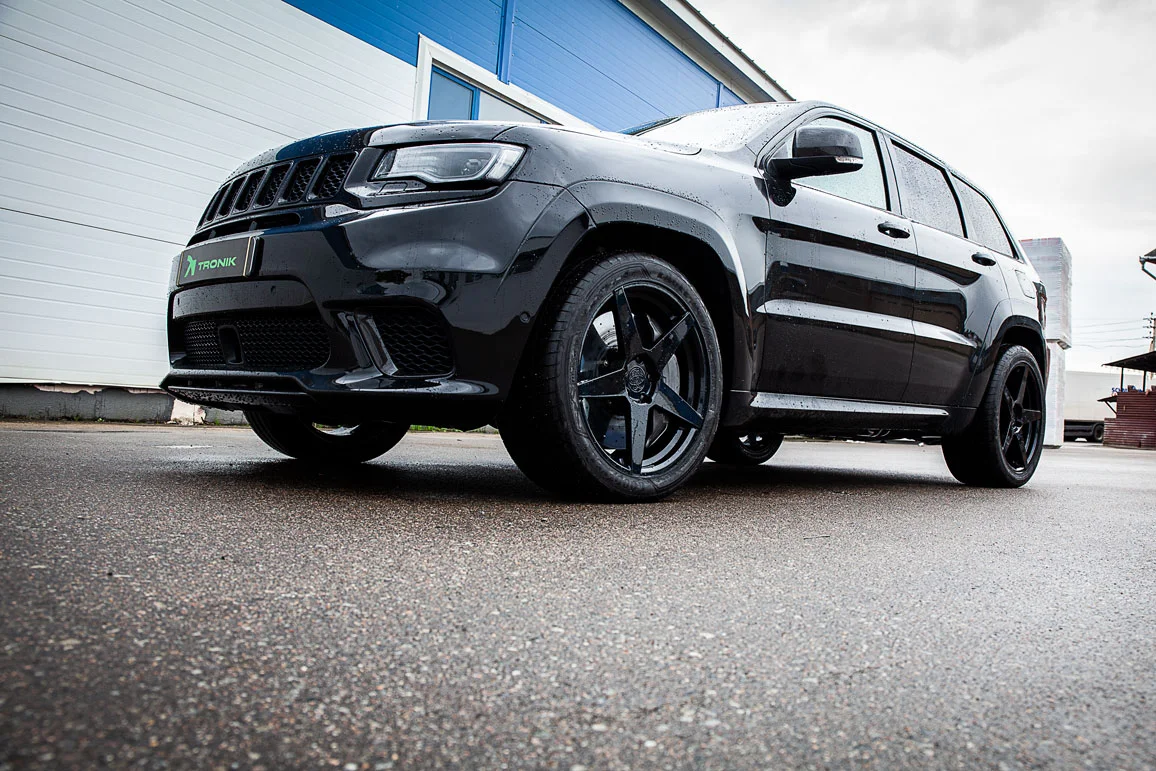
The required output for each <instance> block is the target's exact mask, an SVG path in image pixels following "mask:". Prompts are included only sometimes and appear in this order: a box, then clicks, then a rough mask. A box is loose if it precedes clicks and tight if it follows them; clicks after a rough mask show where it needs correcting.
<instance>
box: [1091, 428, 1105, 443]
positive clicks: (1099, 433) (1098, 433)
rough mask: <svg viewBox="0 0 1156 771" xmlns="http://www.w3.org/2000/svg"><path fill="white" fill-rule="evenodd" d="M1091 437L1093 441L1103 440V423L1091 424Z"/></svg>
mask: <svg viewBox="0 0 1156 771" xmlns="http://www.w3.org/2000/svg"><path fill="white" fill-rule="evenodd" d="M1091 439H1092V441H1093V442H1103V441H1104V424H1103V423H1097V424H1096V425H1094V426H1092V437H1091Z"/></svg>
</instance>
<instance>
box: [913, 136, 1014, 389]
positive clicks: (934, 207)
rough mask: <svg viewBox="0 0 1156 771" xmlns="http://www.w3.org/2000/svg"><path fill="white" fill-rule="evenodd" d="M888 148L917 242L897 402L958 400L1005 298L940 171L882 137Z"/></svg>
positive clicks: (992, 263)
mask: <svg viewBox="0 0 1156 771" xmlns="http://www.w3.org/2000/svg"><path fill="white" fill-rule="evenodd" d="M890 151H891V159H892V162H893V164H894V169H895V178H896V181H897V183H898V189H899V198H900V202H901V203H902V206H903V212H904V214H906V215H907V217H908V218H909V219H910V220H911V222H912V226H913V228H914V235H915V241H916V243H917V244H918V247H919V262H918V263H917V266H916V273H915V290H916V291H915V315H914V329H915V352H914V357H913V359H912V362H911V377H910V380H909V383H908V386H907V391H906V393H905V394H904V401H907V402H912V403H916V404H930V405H941V406H953V405H958V404H960V403H961V400H962V399H963V395H964V393H965V392H966V390H967V387H968V384H969V383H970V382H971V376H972V374H973V372H974V370H975V368H976V366H977V365H978V363H979V362H978V358H979V352H980V350H981V348H982V344H983V340H984V336H985V335H986V334H987V328H988V325H989V324H990V323H991V318H992V314H993V312H994V311H995V306H996V304H997V303H998V302H999V301H1000V300H1001V299H1002V298H1003V297H1004V296H1005V291H1006V290H1005V285H1004V281H1003V276H1002V274H1001V272H1000V270H999V267H998V266H997V265H996V259H997V258H996V256H995V255H994V254H992V250H991V248H990V247H987V246H984V245H982V244H978V243H975V242H974V241H971V240H969V239H968V232H967V229H966V228H965V224H964V218H963V215H962V212H961V210H960V205H959V204H960V202H959V199H958V198H957V196H956V192H955V189H954V188H953V186H952V184H951V180H950V178H949V175H948V172H947V170H946V169H945V168H944V167H943V166H942V165H940V164H939V163H937V162H935V161H933V160H931V159H930V158H928V157H927V156H925V155H923V154H922V153H920V152H918V151H917V150H915V149H914V148H911V147H909V146H907V145H905V144H903V143H901V142H899V141H897V140H894V139H891V140H890ZM993 216H994V213H993ZM997 224H998V223H997ZM975 229H976V228H975V227H974V226H973V230H975ZM1001 229H1002V228H1001ZM974 235H975V234H974V233H973V236H974Z"/></svg>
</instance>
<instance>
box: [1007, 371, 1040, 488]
mask: <svg viewBox="0 0 1156 771" xmlns="http://www.w3.org/2000/svg"><path fill="white" fill-rule="evenodd" d="M1043 417H1044V410H1043V389H1042V385H1041V384H1040V383H1039V382H1038V381H1037V380H1036V379H1035V374H1034V373H1033V372H1032V370H1031V369H1030V368H1029V367H1028V364H1027V362H1019V363H1018V364H1016V365H1015V366H1014V367H1012V369H1011V372H1010V373H1009V375H1008V377H1007V380H1006V381H1005V383H1004V387H1003V392H1002V394H1001V397H1000V412H999V435H1000V436H1002V437H1003V439H1002V440H1001V442H1000V452H1002V453H1003V457H1004V461H1005V462H1006V463H1007V465H1008V467H1009V468H1011V469H1012V470H1013V471H1015V472H1017V473H1023V472H1024V471H1026V470H1027V468H1028V465H1029V464H1030V463H1031V460H1032V458H1033V457H1034V456H1035V454H1036V452H1037V451H1038V449H1039V447H1040V445H1041V444H1042V443H1043V441H1044V422H1043Z"/></svg>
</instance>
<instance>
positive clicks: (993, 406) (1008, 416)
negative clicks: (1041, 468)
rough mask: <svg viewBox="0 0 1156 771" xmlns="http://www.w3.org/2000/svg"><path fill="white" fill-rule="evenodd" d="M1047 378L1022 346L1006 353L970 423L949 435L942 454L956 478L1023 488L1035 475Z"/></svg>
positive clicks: (969, 481)
mask: <svg viewBox="0 0 1156 771" xmlns="http://www.w3.org/2000/svg"><path fill="white" fill-rule="evenodd" d="M1044 400H1045V393H1044V379H1043V376H1042V375H1041V374H1040V368H1039V364H1038V363H1037V362H1036V360H1035V357H1034V356H1032V354H1031V352H1030V351H1028V350H1027V349H1026V348H1024V347H1023V346H1019V345H1013V346H1011V347H1009V348H1007V349H1006V350H1005V351H1003V353H1002V354H1001V356H1000V358H999V360H998V361H997V362H996V365H995V367H994V368H993V370H992V375H991V381H990V382H989V384H988V390H987V393H986V394H985V395H984V398H983V401H982V402H981V403H980V406H979V409H977V410H976V414H975V417H974V419H973V420H972V424H971V426H969V427H968V429H967V430H966V431H965V432H964V433H963V434H962V435H960V436H957V437H950V438H945V439H944V441H943V457H944V459H945V460H946V461H947V466H948V468H949V469H951V473H952V474H953V475H954V476H955V478H956V479H958V480H959V481H961V482H963V483H964V484H969V485H976V486H981V487H1019V486H1021V485H1023V484H1024V483H1026V482H1027V481H1028V480H1029V479H1031V477H1032V474H1034V473H1035V470H1036V466H1037V465H1038V464H1039V462H1040V456H1041V454H1042V453H1043V446H1044V411H1045V401H1044Z"/></svg>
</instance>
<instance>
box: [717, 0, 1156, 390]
mask: <svg viewBox="0 0 1156 771" xmlns="http://www.w3.org/2000/svg"><path fill="white" fill-rule="evenodd" d="M696 5H697V7H698V8H699V9H700V10H701V11H702V12H703V13H704V14H705V15H706V16H707V17H708V18H709V19H711V20H712V21H713V22H715V23H716V24H717V25H718V26H719V28H720V29H722V30H723V32H724V33H726V34H728V35H729V36H730V37H731V38H732V39H733V40H734V41H735V42H736V43H737V44H738V45H739V46H740V47H742V48H743V50H745V51H746V52H747V53H748V54H749V55H751V56H752V57H753V58H754V59H755V61H757V62H759V64H760V65H762V66H763V68H764V69H766V70H767V71H768V72H769V73H771V75H772V76H773V77H775V78H776V79H777V80H778V81H779V82H780V83H781V84H782V85H783V87H784V88H786V89H787V90H788V91H790V92H791V93H792V94H793V95H794V96H795V97H796V98H798V99H824V100H827V101H831V102H835V103H836V104H840V105H842V106H844V107H847V108H849V109H851V110H854V111H855V112H859V113H861V114H863V115H864V116H866V117H869V118H871V119H872V120H874V121H876V122H878V123H880V124H882V125H884V126H887V127H888V128H890V129H892V130H893V131H896V132H898V133H899V134H901V135H903V136H905V137H907V138H908V139H910V140H911V141H913V142H915V143H917V144H919V145H921V146H922V147H924V148H925V149H927V150H928V151H929V152H932V153H934V154H936V155H938V156H940V157H941V158H943V159H944V160H945V161H947V162H948V163H951V164H952V165H954V166H956V167H958V168H959V169H960V170H961V171H962V172H963V173H964V174H966V175H968V176H969V177H971V178H973V179H974V180H975V181H976V182H977V183H979V184H980V186H982V187H983V188H984V189H985V190H986V191H987V192H988V193H989V194H990V195H991V196H992V198H993V199H995V201H996V203H997V204H998V205H999V207H1000V210H1001V211H1002V212H1003V214H1004V216H1005V218H1006V219H1007V220H1008V222H1009V224H1010V225H1011V227H1012V229H1013V231H1014V232H1015V234H1016V236H1017V237H1020V238H1036V237H1048V236H1060V237H1062V238H1063V239H1064V240H1065V241H1066V242H1067V244H1068V247H1069V249H1071V251H1072V254H1073V257H1074V263H1075V264H1074V273H1075V291H1074V307H1073V319H1074V323H1075V327H1076V343H1077V345H1076V348H1074V349H1073V350H1072V351H1070V352H1069V357H1068V364H1069V367H1070V368H1073V369H1093V368H1095V367H1096V366H1097V365H1098V364H1100V363H1102V362H1104V361H1108V360H1110V359H1114V358H1119V357H1120V356H1123V355H1126V354H1127V353H1129V352H1132V351H1134V352H1139V351H1141V350H1144V349H1145V347H1144V344H1143V343H1142V342H1141V341H1135V340H1130V341H1127V344H1126V345H1125V346H1124V347H1119V348H1108V347H1106V345H1107V344H1108V343H1111V342H1115V341H1113V340H1112V339H1111V336H1107V337H1105V336H1104V335H1092V334H1090V331H1089V333H1087V334H1085V333H1082V331H1081V330H1082V329H1089V330H1090V327H1091V325H1093V324H1096V323H1099V322H1102V321H1117V320H1118V321H1131V320H1135V321H1136V328H1139V327H1140V320H1141V319H1142V318H1143V317H1144V316H1146V315H1147V314H1148V313H1150V312H1152V311H1154V310H1156V281H1152V280H1151V279H1149V278H1147V277H1146V276H1144V275H1143V274H1141V273H1140V269H1139V265H1138V263H1137V257H1138V256H1139V255H1140V254H1143V253H1145V252H1147V251H1149V250H1150V249H1152V248H1153V247H1154V246H1156V47H1153V46H1152V44H1151V41H1152V40H1153V39H1156V3H1153V2H1151V0H1107V1H1106V0H1100V2H1092V1H1090V0H1057V1H1056V2H1050V3H1043V2H999V0H957V1H955V2H946V1H944V2H937V1H935V0H930V1H921V0H876V1H875V2H863V1H862V0H778V1H777V2H766V1H764V2H751V1H750V0H697V2H696ZM1127 336H1129V337H1133V336H1135V335H1134V334H1132V333H1129V334H1128V335H1127Z"/></svg>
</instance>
